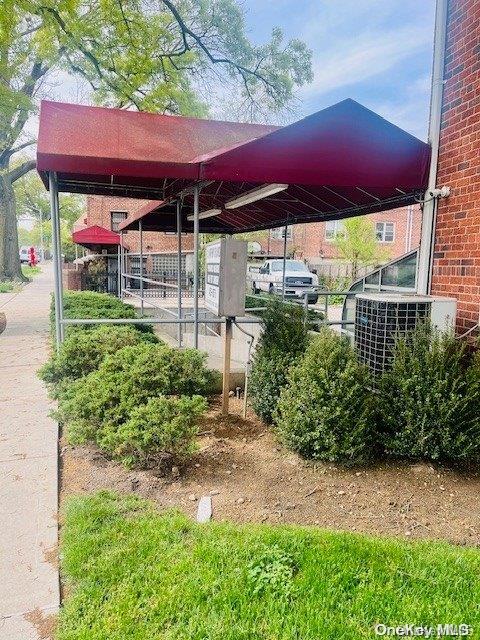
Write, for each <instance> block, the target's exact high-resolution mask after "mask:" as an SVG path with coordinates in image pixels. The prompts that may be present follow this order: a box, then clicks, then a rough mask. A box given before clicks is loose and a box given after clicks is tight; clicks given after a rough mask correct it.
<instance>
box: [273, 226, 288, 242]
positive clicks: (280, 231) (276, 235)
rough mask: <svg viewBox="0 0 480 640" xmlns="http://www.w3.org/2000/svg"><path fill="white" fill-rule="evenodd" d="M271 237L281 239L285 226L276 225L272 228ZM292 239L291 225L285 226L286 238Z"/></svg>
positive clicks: (283, 236)
mask: <svg viewBox="0 0 480 640" xmlns="http://www.w3.org/2000/svg"><path fill="white" fill-rule="evenodd" d="M270 237H271V238H273V239H274V240H283V239H284V238H285V227H277V228H276V229H272V231H271V235H270ZM291 239H292V227H287V240H291Z"/></svg>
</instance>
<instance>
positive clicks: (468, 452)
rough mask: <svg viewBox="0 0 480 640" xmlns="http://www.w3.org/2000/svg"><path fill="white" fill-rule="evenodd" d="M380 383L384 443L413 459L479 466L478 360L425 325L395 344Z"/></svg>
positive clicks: (461, 344) (449, 337)
mask: <svg viewBox="0 0 480 640" xmlns="http://www.w3.org/2000/svg"><path fill="white" fill-rule="evenodd" d="M393 355H394V358H393V362H392V366H391V369H390V370H389V371H388V372H386V373H385V374H384V375H383V376H382V377H381V379H380V381H379V394H380V395H379V400H380V402H379V407H380V411H381V418H382V427H383V431H384V433H383V444H384V447H385V450H386V451H387V453H389V454H392V455H394V456H401V457H405V458H411V459H420V458H422V459H428V460H469V461H472V462H479V461H480V420H479V415H480V360H479V359H474V360H473V362H472V361H471V357H470V356H469V355H468V353H467V352H466V346H465V343H464V342H462V341H460V340H456V339H455V337H454V336H453V335H450V334H440V333H438V332H436V331H434V330H432V329H431V328H430V327H429V326H428V325H421V326H420V327H418V328H417V329H416V330H415V331H414V332H412V333H411V334H409V335H408V337H406V338H400V339H399V340H397V343H396V347H395V350H394V354H393Z"/></svg>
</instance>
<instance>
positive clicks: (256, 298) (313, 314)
mask: <svg viewBox="0 0 480 640" xmlns="http://www.w3.org/2000/svg"><path fill="white" fill-rule="evenodd" d="M271 300H272V296H271V295H269V294H268V293H264V294H247V295H246V296H245V309H246V310H247V312H248V310H249V309H252V308H255V307H265V306H266V305H267V304H268V303H269V302H271ZM298 304H299V305H300V306H301V307H302V309H303V313H305V307H304V306H303V303H300V302H299V303H298ZM282 305H283V307H284V308H286V309H288V308H289V307H291V305H292V302H289V301H287V302H283V301H282ZM252 313H254V315H255V316H257V317H258V318H262V317H263V314H264V311H254V312H252ZM307 317H308V320H309V322H315V323H317V324H309V325H308V328H309V329H310V331H319V324H318V323H320V322H321V321H322V320H323V319H324V318H325V314H324V313H322V312H321V311H318V310H317V309H312V308H311V307H309V308H308V316H307Z"/></svg>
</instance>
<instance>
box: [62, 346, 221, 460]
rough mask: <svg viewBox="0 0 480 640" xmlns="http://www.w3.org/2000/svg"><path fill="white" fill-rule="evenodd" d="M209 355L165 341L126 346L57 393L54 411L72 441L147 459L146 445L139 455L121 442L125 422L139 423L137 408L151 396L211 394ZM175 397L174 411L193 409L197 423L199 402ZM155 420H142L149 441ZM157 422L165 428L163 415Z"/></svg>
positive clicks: (193, 420)
mask: <svg viewBox="0 0 480 640" xmlns="http://www.w3.org/2000/svg"><path fill="white" fill-rule="evenodd" d="M205 359H206V354H202V353H200V352H199V351H196V350H195V349H184V350H179V349H174V348H171V347H169V346H167V345H164V344H148V343H143V344H136V345H134V346H127V347H124V348H122V349H120V350H119V351H118V352H117V353H115V354H113V355H109V356H107V357H106V358H105V359H104V360H103V361H102V362H101V364H100V366H99V367H98V369H96V370H95V371H92V372H91V373H89V374H88V375H86V376H84V377H83V378H80V379H78V380H76V381H74V382H73V383H72V384H70V385H69V386H68V387H67V388H66V389H65V390H64V391H63V393H62V394H61V396H60V398H59V404H58V411H57V413H56V415H57V417H58V419H59V420H60V421H61V422H62V423H63V424H64V425H65V427H66V430H67V437H68V440H69V441H70V442H71V443H72V444H81V443H84V442H87V441H91V442H95V443H97V444H98V445H99V446H100V448H102V449H103V450H104V451H106V452H107V453H109V454H112V455H114V456H118V457H120V458H122V459H124V458H125V457H129V456H130V457H132V459H133V458H135V459H136V460H137V462H138V463H141V462H144V461H145V457H146V456H145V451H141V449H140V448H139V447H137V449H136V451H137V452H138V457H136V456H135V447H133V446H132V447H131V449H130V450H129V453H128V454H126V453H125V450H124V449H123V448H122V447H121V438H122V436H126V435H128V429H127V430H126V427H125V423H128V422H129V421H130V420H132V419H136V420H137V425H139V424H140V423H139V422H138V416H137V417H136V418H135V416H136V414H135V410H136V409H137V408H138V407H140V406H142V405H147V404H148V403H149V401H150V399H151V398H157V397H159V396H174V395H175V396H195V395H207V394H208V393H209V391H210V390H211V386H212V374H211V372H210V371H209V370H208V369H207V368H206V367H205ZM172 402H173V401H172ZM172 402H170V400H168V401H166V404H168V405H169V406H170V410H171V411H177V412H178V415H182V416H185V414H186V413H188V411H190V420H191V425H193V424H195V423H196V420H197V418H198V413H199V412H198V410H196V409H195V407H198V404H192V405H189V404H188V402H186V401H185V403H183V404H182V403H180V404H172ZM157 408H158V407H157ZM194 409H195V410H194ZM154 410H155V406H154V407H153V408H152V406H150V408H149V412H150V413H151V412H153V411H154ZM151 424H152V420H151V419H149V421H148V422H146V423H145V425H144V433H143V437H144V438H145V441H147V440H148V439H149V438H150V435H149V433H150V432H151ZM161 425H164V426H163V427H161ZM130 426H131V425H130ZM157 426H158V428H159V429H160V428H167V426H166V424H165V421H164V420H163V421H162V420H161V418H160V417H159V418H158V425H157ZM140 437H141V436H138V438H137V441H138V439H139V438H140ZM158 437H160V436H158ZM112 443H113V444H112ZM125 446H126V443H125ZM156 453H157V454H158V451H157V452H156Z"/></svg>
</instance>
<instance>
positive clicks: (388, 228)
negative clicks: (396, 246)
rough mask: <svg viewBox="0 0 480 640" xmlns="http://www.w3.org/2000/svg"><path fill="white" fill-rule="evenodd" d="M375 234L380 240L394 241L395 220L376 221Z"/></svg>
mask: <svg viewBox="0 0 480 640" xmlns="http://www.w3.org/2000/svg"><path fill="white" fill-rule="evenodd" d="M375 235H376V236H377V240H378V242H393V241H394V239H395V224H394V223H393V222H377V223H375Z"/></svg>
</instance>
